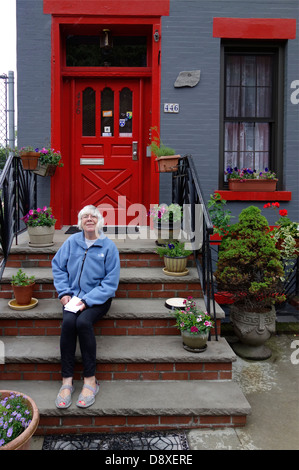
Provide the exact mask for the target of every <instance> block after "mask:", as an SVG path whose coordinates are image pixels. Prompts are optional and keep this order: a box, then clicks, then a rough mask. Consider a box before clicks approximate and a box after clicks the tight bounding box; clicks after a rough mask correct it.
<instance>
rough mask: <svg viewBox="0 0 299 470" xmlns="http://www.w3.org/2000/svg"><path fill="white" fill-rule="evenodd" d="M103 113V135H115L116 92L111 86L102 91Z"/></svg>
mask: <svg viewBox="0 0 299 470" xmlns="http://www.w3.org/2000/svg"><path fill="white" fill-rule="evenodd" d="M101 113H102V115H101V135H102V136H106V137H111V136H113V135H114V117H113V115H114V92H113V91H112V90H111V88H104V90H103V91H102V92H101Z"/></svg>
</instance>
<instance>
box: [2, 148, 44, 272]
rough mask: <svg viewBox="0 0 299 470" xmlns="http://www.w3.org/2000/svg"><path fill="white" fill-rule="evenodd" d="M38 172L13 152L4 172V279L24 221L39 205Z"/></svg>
mask: <svg viewBox="0 0 299 470" xmlns="http://www.w3.org/2000/svg"><path fill="white" fill-rule="evenodd" d="M36 200H37V197H36V175H34V174H33V173H32V172H31V171H25V170H24V169H23V166H22V162H21V160H20V158H19V157H17V156H13V155H10V156H9V157H8V159H7V161H6V164H5V166H4V168H3V170H2V172H1V175H0V250H1V253H0V279H1V278H2V275H3V271H4V269H5V265H6V261H7V258H8V255H9V252H10V249H11V246H12V243H13V239H14V237H16V243H17V236H18V234H19V233H21V232H22V231H24V230H25V229H26V226H25V225H24V223H23V222H22V221H21V217H23V216H24V215H25V214H26V213H27V212H28V210H29V209H30V208H32V207H36Z"/></svg>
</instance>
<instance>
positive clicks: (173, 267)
mask: <svg viewBox="0 0 299 470" xmlns="http://www.w3.org/2000/svg"><path fill="white" fill-rule="evenodd" d="M156 252H157V253H158V255H160V256H161V257H162V256H163V258H164V265H165V268H163V272H164V273H165V274H168V275H171V276H184V275H186V274H188V272H189V271H188V269H187V268H186V266H187V261H188V257H189V256H190V255H191V254H192V251H191V250H186V249H185V244H184V243H181V242H179V241H175V242H174V243H168V245H166V246H160V247H158V248H157V249H156Z"/></svg>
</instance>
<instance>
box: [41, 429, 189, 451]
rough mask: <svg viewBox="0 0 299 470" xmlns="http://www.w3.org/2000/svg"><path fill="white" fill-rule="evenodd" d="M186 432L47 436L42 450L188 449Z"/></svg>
mask: <svg viewBox="0 0 299 470" xmlns="http://www.w3.org/2000/svg"><path fill="white" fill-rule="evenodd" d="M188 449H189V446H188V441H187V437H186V435H185V434H184V433H182V432H180V433H176V432H173V433H163V432H143V433H122V434H82V435H72V434H69V435H63V436H57V435H53V436H52V435H49V436H45V438H44V443H43V448H42V450H156V451H158V450H188Z"/></svg>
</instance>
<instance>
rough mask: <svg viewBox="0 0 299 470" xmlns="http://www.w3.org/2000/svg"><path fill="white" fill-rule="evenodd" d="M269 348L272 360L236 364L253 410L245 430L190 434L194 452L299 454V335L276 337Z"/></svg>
mask: <svg viewBox="0 0 299 470" xmlns="http://www.w3.org/2000/svg"><path fill="white" fill-rule="evenodd" d="M295 342H296V343H295ZM267 344H268V346H269V347H271V349H272V357H271V358H269V359H267V360H266V361H246V360H243V359H241V358H239V357H238V359H237V361H236V362H235V363H234V364H233V371H234V375H233V378H234V380H236V381H237V382H238V383H239V385H240V387H241V389H242V391H243V393H244V395H245V397H246V398H247V400H248V402H249V404H250V405H251V408H252V411H251V415H250V416H248V417H247V424H246V426H245V427H244V428H237V429H231V430H230V429H226V430H215V431H213V430H211V431H209V430H202V431H190V432H189V433H188V441H189V446H190V448H191V449H195V450H217V449H218V450H299V335H298V334H297V335H295V334H288V335H287V334H283V335H278V336H274V337H272V338H271V339H270V340H269V341H268V343H267ZM292 346H293V347H292ZM295 347H296V349H293V348H295ZM292 361H293V362H297V363H292Z"/></svg>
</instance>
